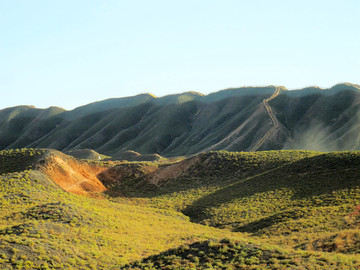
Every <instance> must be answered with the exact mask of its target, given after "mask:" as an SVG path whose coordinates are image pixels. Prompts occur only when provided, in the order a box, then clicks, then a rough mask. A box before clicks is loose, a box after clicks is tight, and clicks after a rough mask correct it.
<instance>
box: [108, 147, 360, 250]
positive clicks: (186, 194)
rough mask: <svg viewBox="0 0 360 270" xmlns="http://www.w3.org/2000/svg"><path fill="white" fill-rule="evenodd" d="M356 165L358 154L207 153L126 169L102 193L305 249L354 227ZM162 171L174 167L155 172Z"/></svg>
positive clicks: (358, 196) (359, 193)
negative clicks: (178, 212)
mask: <svg viewBox="0 0 360 270" xmlns="http://www.w3.org/2000/svg"><path fill="white" fill-rule="evenodd" d="M359 165H360V153H359V152H334V153H321V152H309V151H270V152H256V153H246V152H243V153H229V152H210V153H208V154H201V155H198V156H195V157H193V158H190V159H188V160H184V161H182V162H180V163H177V164H173V165H170V166H168V167H166V166H162V167H159V169H158V168H153V167H151V166H155V165H151V164H143V165H141V166H140V169H136V167H134V168H135V169H134V170H133V171H132V173H131V174H130V175H131V176H126V175H125V176H122V177H120V179H119V181H118V182H114V181H113V182H112V186H111V189H110V190H109V191H108V193H109V194H110V195H112V196H113V197H114V198H115V200H119V201H122V200H124V197H132V198H142V200H143V202H146V203H147V204H149V205H152V206H154V207H158V208H164V209H174V210H177V211H181V212H183V213H184V214H186V215H187V216H189V217H190V218H191V220H192V221H194V222H198V223H201V224H206V225H211V226H215V227H219V228H226V229H230V230H233V231H237V232H244V233H248V234H251V235H252V236H256V237H260V238H263V239H270V240H269V241H270V242H272V243H277V244H287V245H290V246H292V247H297V248H310V245H308V244H310V242H312V241H313V240H314V239H317V238H319V239H320V238H322V237H328V235H326V234H327V233H332V234H336V233H339V232H341V231H346V230H349V229H350V230H352V229H357V226H356V224H355V223H354V222H353V223H351V222H349V218H348V216H349V215H350V213H352V212H353V211H354V209H355V207H356V205H357V204H359V200H360V178H359V175H360V169H359V168H360V167H359ZM133 166H135V164H134V165H133ZM179 168H182V171H181V173H176V171H177V170H178V169H179ZM166 170H167V173H168V172H171V171H172V172H174V173H173V174H169V173H168V174H167V177H165V178H164V177H163V178H162V177H161V176H162V175H164V174H165V172H166ZM138 171H142V172H143V173H142V174H138V177H136V176H135V177H134V175H136V172H138ZM159 179H160V180H159ZM112 191H113V193H112ZM119 194H120V195H121V196H120V197H117V196H118V195H119ZM353 238H354V239H357V236H356V235H354V237H353ZM321 241H322V240H321ZM324 241H325V240H324ZM305 246H306V247H305Z"/></svg>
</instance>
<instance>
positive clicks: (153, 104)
mask: <svg viewBox="0 0 360 270" xmlns="http://www.w3.org/2000/svg"><path fill="white" fill-rule="evenodd" d="M276 90H278V91H276ZM274 93H276V95H274ZM270 97H272V98H271V99H269V98H270ZM359 102H360V87H359V86H358V85H353V84H339V85H336V86H334V87H332V88H330V89H320V88H316V87H312V88H305V89H302V90H296V91H287V90H286V88H284V87H274V86H269V87H257V88H256V87H248V88H239V89H227V90H223V91H219V92H217V93H213V94H209V95H206V96H204V95H201V94H199V93H196V92H186V93H183V94H178V95H170V96H165V97H161V98H156V97H154V96H153V95H151V94H142V95H138V96H134V97H128V98H119V99H109V100H105V101H100V102H95V103H92V104H89V105H85V106H82V107H79V108H76V109H74V110H72V111H64V110H62V109H60V108H49V109H46V110H41V109H36V108H33V107H26V106H21V107H13V108H7V109H4V110H1V111H0V129H1V133H0V149H10V148H21V147H40V148H53V149H58V150H61V151H69V150H75V149H93V150H95V151H97V152H99V153H102V154H105V155H108V156H118V155H120V154H121V153H123V152H125V151H127V150H133V151H136V152H139V153H141V154H155V153H157V154H160V155H162V156H176V155H189V154H194V153H198V152H203V151H209V150H228V151H250V150H276V149H308V150H319V151H327V150H357V149H360V138H359V132H358V131H359V129H360V121H359V119H360V118H359V117H360V116H359V111H360V110H359V106H360V105H359ZM269 131H271V132H270V133H269Z"/></svg>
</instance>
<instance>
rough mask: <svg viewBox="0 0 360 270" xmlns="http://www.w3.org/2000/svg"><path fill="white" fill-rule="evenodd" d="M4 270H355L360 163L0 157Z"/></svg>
mask: <svg viewBox="0 0 360 270" xmlns="http://www.w3.org/2000/svg"><path fill="white" fill-rule="evenodd" d="M0 161H1V162H0V268H2V269H71V268H74V269H180V268H181V269H209V268H215V269H256V268H258V269H286V268H290V269H355V268H358V267H360V258H359V256H358V253H359V248H360V237H359V236H360V227H359V221H360V214H359V209H360V208H359V206H358V204H359V199H360V197H359V196H360V195H359V194H360V192H359V189H360V180H359V179H360V178H359V173H360V172H359V168H360V166H359V165H360V153H359V152H349V151H347V152H331V153H323V152H313V151H296V150H292V151H259V152H226V151H214V152H209V153H201V154H198V155H194V156H192V157H190V158H186V159H183V160H180V161H168V162H167V163H166V162H161V163H159V162H125V161H123V162H114V161H97V160H78V159H76V158H74V157H71V156H68V155H65V154H63V153H61V152H59V151H56V150H49V149H11V150H3V151H0Z"/></svg>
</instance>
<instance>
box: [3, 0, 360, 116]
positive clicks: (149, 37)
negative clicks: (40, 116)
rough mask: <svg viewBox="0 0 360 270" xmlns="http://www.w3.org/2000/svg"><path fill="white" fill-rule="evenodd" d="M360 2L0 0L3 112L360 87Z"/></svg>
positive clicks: (307, 0) (354, 0)
mask: <svg viewBox="0 0 360 270" xmlns="http://www.w3.org/2000/svg"><path fill="white" fill-rule="evenodd" d="M359 14H360V1H359V0H336V1H335V0H311V1H310V0H292V1H289V0H272V1H269V0H263V1H261V0H247V1H245V0H216V1H215V0H191V1H189V0H182V1H169V0H162V1H159V0H152V1H149V0H107V1H102V0H101V1H100V0H99V1H95V0H76V1H75V0H62V1H49V0H0V93H1V97H0V109H2V108H6V107H11V106H16V105H34V106H36V107H39V108H46V107H49V106H59V107H63V108H65V109H68V110H69V109H73V108H75V107H78V106H81V105H85V104H88V103H90V102H94V101H98V100H103V99H107V98H114V97H125V96H132V95H136V94H140V93H148V92H149V93H152V94H154V95H156V96H164V95H167V94H173V93H181V92H186V91H197V92H201V93H204V94H208V93H211V92H215V91H218V90H222V89H226V88H230V87H241V86H264V85H283V86H286V87H287V88H288V89H298V88H302V87H306V86H311V85H317V86H320V87H324V88H327V87H331V86H333V85H335V84H337V83H340V82H350V83H356V84H360V16H359Z"/></svg>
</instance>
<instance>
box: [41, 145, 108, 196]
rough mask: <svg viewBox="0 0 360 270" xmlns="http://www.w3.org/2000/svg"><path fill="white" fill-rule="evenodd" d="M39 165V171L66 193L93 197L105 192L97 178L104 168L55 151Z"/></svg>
mask: <svg viewBox="0 0 360 270" xmlns="http://www.w3.org/2000/svg"><path fill="white" fill-rule="evenodd" d="M40 164H41V165H40V166H39V167H40V170H41V171H43V172H44V173H45V174H46V175H48V176H49V177H50V178H51V179H52V180H53V181H54V182H55V183H56V184H58V185H59V186H60V187H61V188H63V189H64V190H65V191H67V192H71V193H74V194H78V195H85V196H90V197H94V196H97V194H98V193H100V192H103V191H105V190H106V188H105V186H104V185H103V184H102V183H101V181H100V180H99V179H98V178H97V175H98V174H99V173H101V172H102V171H104V170H105V169H106V168H105V167H101V166H99V165H90V164H88V163H85V162H81V161H79V160H76V159H74V158H72V157H69V156H66V155H64V154H62V153H60V152H55V151H54V152H51V153H50V154H47V155H46V158H45V159H44V160H41V161H40Z"/></svg>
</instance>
